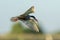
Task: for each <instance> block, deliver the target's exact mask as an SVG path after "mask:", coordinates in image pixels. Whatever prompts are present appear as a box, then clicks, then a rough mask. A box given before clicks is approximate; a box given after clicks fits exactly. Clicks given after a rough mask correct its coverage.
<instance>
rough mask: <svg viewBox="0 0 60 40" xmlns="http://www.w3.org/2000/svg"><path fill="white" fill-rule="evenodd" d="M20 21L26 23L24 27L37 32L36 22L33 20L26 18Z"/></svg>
mask: <svg viewBox="0 0 60 40" xmlns="http://www.w3.org/2000/svg"><path fill="white" fill-rule="evenodd" d="M22 22H23V23H24V24H25V25H26V28H28V29H30V30H32V31H35V32H39V28H38V23H37V22H36V21H35V20H28V21H22Z"/></svg>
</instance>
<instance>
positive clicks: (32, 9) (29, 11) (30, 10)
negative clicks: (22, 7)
mask: <svg viewBox="0 0 60 40" xmlns="http://www.w3.org/2000/svg"><path fill="white" fill-rule="evenodd" d="M30 13H34V6H32V7H31V8H29V9H28V10H27V11H26V12H25V13H24V14H22V15H24V16H27V15H28V14H30Z"/></svg>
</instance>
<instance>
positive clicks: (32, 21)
mask: <svg viewBox="0 0 60 40" xmlns="http://www.w3.org/2000/svg"><path fill="white" fill-rule="evenodd" d="M31 13H34V6H32V7H31V8H29V9H28V10H27V11H26V12H25V13H24V14H22V15H19V16H16V17H12V18H11V21H12V22H16V21H18V20H20V21H22V22H23V23H24V24H25V25H26V26H27V27H26V28H28V29H30V30H32V31H35V32H39V27H38V21H37V19H36V18H35V17H34V16H32V15H29V14H31Z"/></svg>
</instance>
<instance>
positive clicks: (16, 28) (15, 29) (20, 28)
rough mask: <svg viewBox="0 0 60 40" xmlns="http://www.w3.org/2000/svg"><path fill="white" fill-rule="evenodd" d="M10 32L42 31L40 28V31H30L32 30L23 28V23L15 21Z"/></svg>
mask: <svg viewBox="0 0 60 40" xmlns="http://www.w3.org/2000/svg"><path fill="white" fill-rule="evenodd" d="M39 30H40V29H39ZM11 33H18V34H20V33H42V31H41V30H40V32H35V31H32V30H30V29H27V28H26V29H24V28H23V24H21V23H15V24H13V26H12V30H11Z"/></svg>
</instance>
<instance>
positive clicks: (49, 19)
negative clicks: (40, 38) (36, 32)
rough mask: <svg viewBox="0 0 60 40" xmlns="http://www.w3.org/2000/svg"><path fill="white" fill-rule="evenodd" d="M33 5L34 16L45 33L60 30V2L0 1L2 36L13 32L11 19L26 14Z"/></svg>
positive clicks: (59, 0)
mask: <svg viewBox="0 0 60 40" xmlns="http://www.w3.org/2000/svg"><path fill="white" fill-rule="evenodd" d="M33 5H34V6H35V14H33V15H34V16H35V17H36V18H37V19H38V20H39V22H40V23H41V24H42V29H43V31H44V32H45V33H52V32H53V31H59V30H60V0H0V34H4V33H6V32H8V31H10V30H11V23H12V22H11V21H10V18H11V17H14V16H18V15H20V14H22V13H24V12H25V11H26V10H27V9H28V8H30V7H31V6H33Z"/></svg>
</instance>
